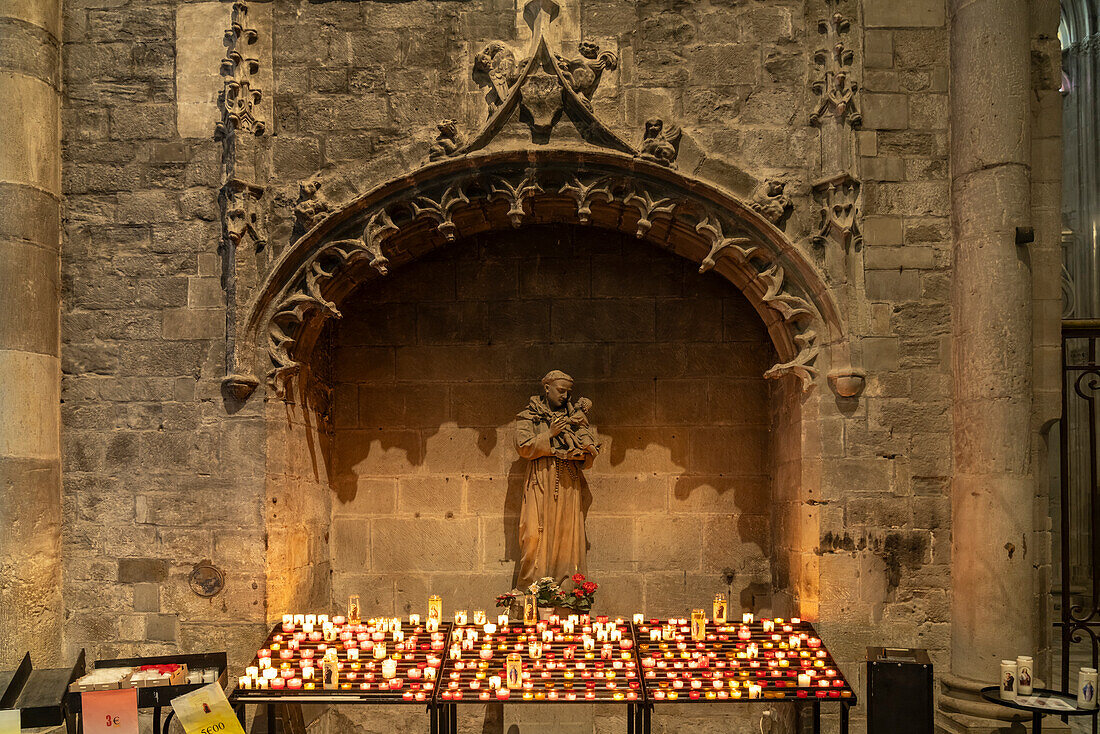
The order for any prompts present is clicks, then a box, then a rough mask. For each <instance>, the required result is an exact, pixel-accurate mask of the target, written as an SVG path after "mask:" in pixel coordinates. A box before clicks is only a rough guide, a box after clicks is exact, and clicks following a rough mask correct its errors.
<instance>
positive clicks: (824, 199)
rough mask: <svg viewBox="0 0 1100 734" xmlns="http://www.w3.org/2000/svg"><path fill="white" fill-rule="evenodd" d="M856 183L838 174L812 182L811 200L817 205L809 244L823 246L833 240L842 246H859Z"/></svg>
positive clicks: (845, 174) (857, 190) (857, 184)
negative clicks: (811, 241) (811, 239)
mask: <svg viewBox="0 0 1100 734" xmlns="http://www.w3.org/2000/svg"><path fill="white" fill-rule="evenodd" d="M859 192H860V184H859V181H857V180H856V179H854V178H852V177H851V176H849V175H848V174H847V173H841V174H838V175H836V176H830V177H829V178H826V179H822V180H820V181H817V182H815V183H814V187H813V198H814V203H815V205H816V206H817V227H816V230H815V232H814V235H813V243H814V244H815V245H817V246H818V247H824V246H825V244H826V243H827V242H828V241H829V240H830V239H833V240H836V241H837V242H838V243H840V245H841V246H842V247H844V248H845V249H847V248H848V247H850V246H854V247H857V248H858V247H859V246H860V245H862V244H863V235H862V234H860V231H859V215H860V198H859Z"/></svg>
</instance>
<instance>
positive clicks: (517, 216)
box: [227, 148, 858, 399]
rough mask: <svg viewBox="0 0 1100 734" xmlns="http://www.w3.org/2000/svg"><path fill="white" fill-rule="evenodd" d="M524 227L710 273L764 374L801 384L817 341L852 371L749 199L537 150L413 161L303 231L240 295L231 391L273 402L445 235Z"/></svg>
mask: <svg viewBox="0 0 1100 734" xmlns="http://www.w3.org/2000/svg"><path fill="white" fill-rule="evenodd" d="M530 223H540V224H544V223H564V224H580V225H584V226H590V227H594V228H597V229H604V230H611V231H618V232H629V233H632V234H634V235H635V236H636V237H637V238H638V240H639V241H646V242H649V243H652V244H654V245H657V246H659V247H663V248H667V249H670V250H672V251H674V252H676V253H677V254H679V255H681V256H683V257H686V258H688V259H690V260H692V261H693V262H696V263H699V270H700V272H705V271H708V270H711V269H713V270H714V271H715V272H717V273H719V274H721V275H723V276H724V277H725V278H727V279H728V280H729V281H730V282H731V283H733V284H734V285H735V286H736V287H737V288H738V289H739V290H741V291H742V292H743V293H744V294H745V296H746V297H747V298H748V300H749V302H750V303H751V304H752V305H753V307H754V308H755V310H756V312H757V313H758V314H759V315H760V317H761V319H762V320H763V321H764V323H765V324H766V326H767V329H768V332H769V334H770V336H771V339H772V341H773V342H774V344H775V348H776V352H777V354H778V355H779V362H778V363H777V364H775V365H774V366H773V367H771V368H770V369H769V370H768V371H767V373H766V376H767V377H769V378H780V377H783V376H784V375H788V374H789V375H793V376H795V377H797V378H798V379H799V380H800V383H801V388H802V390H803V391H806V390H809V389H810V388H811V387H812V386H813V385H814V384H815V383H816V381H817V378H818V376H819V371H820V370H819V366H818V359H819V357H820V356H821V354H822V353H823V350H830V351H835V352H836V353H835V354H833V355H832V357H831V359H830V360H829V361H830V363H831V364H832V365H833V366H834V367H839V368H840V372H842V373H843V372H848V373H853V374H855V373H857V372H858V371H856V370H853V369H852V368H851V360H850V359H849V358H848V355H847V339H846V336H845V328H844V325H843V322H842V320H841V316H840V312H839V309H838V307H837V304H836V302H835V300H834V299H833V297H832V295H831V293H830V292H829V289H828V287H827V285H826V284H825V282H824V280H823V278H822V277H821V276H820V274H819V272H818V270H817V268H816V267H815V266H814V265H813V263H812V262H810V261H809V260H808V259H807V258H806V257H805V256H804V255H803V254H802V252H801V251H800V250H799V249H798V247H796V246H795V245H794V244H793V243H791V242H790V241H789V240H788V239H787V238H786V236H785V235H784V234H783V233H782V232H781V231H780V230H779V229H778V228H777V227H776V226H774V225H773V224H772V223H771V222H769V221H768V220H767V219H766V218H765V217H764V216H762V215H761V214H760V213H758V212H757V211H755V210H754V209H753V207H752V206H751V205H750V204H747V203H746V202H744V201H742V200H740V199H738V198H737V197H735V196H733V195H731V194H729V193H727V192H725V191H722V190H721V189H719V188H717V187H715V186H714V185H712V184H709V183H706V182H703V181H701V180H698V179H695V178H690V177H687V176H684V175H682V174H680V173H678V172H677V171H675V170H673V169H671V168H668V167H664V166H661V165H657V164H655V163H650V162H647V161H644V160H640V159H638V158H634V157H630V156H627V155H623V154H620V153H615V152H609V151H591V150H584V151H580V150H574V149H550V148H542V149H538V150H534V151H530V150H527V151H517V150H512V151H498V152H489V153H481V154H472V155H468V156H464V157H462V158H458V159H451V160H446V161H443V162H439V163H434V164H429V165H426V166H424V167H422V168H420V169H418V170H416V171H413V172H411V173H409V174H407V175H405V176H401V177H398V178H396V179H393V180H390V181H388V182H386V183H383V184H381V185H379V186H377V187H375V188H374V189H372V190H370V191H369V192H367V193H365V194H363V195H362V196H360V197H358V198H357V199H355V200H353V201H352V202H350V203H348V204H347V205H346V206H344V207H343V208H341V209H340V210H338V211H336V212H333V213H332V214H330V215H329V216H327V217H326V218H325V219H323V220H322V221H320V222H319V223H318V224H316V225H315V226H314V227H312V228H311V229H310V230H309V231H308V232H306V233H305V234H304V235H303V236H302V237H301V238H299V239H298V240H297V241H296V242H295V243H294V244H293V245H292V246H290V247H289V248H288V249H287V250H286V251H284V252H283V253H282V255H281V256H280V257H279V259H278V260H277V261H276V263H275V265H274V267H273V268H272V269H271V271H270V273H269V275H268V276H267V278H266V280H265V282H264V283H263V285H262V287H261V288H260V289H259V290H258V292H257V296H256V297H255V299H254V300H253V302H252V303H251V305H250V307H249V309H248V313H247V317H246V320H245V322H244V329H243V334H242V337H243V338H241V339H239V340H238V341H237V346H236V347H235V350H236V352H235V354H234V355H233V356H234V360H233V363H234V364H235V365H236V366H237V369H236V371H235V373H234V374H231V375H230V376H229V377H228V378H227V382H228V385H229V387H230V389H231V390H232V391H233V392H234V393H235V394H237V395H238V397H247V395H248V394H250V393H251V390H252V388H254V387H255V386H256V385H257V384H258V381H259V380H258V377H259V376H264V377H266V378H267V382H268V385H269V387H271V388H272V391H273V395H274V396H276V397H278V398H282V399H286V397H287V396H288V395H289V394H290V391H288V389H287V387H288V384H289V382H290V381H291V380H292V379H293V377H294V376H295V375H297V374H299V372H300V370H301V367H302V365H303V364H304V363H305V361H306V357H307V356H308V354H309V353H310V350H311V349H312V345H313V342H314V340H315V339H316V337H317V335H318V333H319V332H320V328H321V326H322V325H323V324H324V322H325V321H326V320H327V319H329V318H332V317H336V318H339V317H340V309H339V304H340V302H341V300H342V299H343V297H344V296H345V295H347V294H348V293H349V292H350V291H351V290H352V289H353V288H355V287H356V286H358V285H359V284H361V283H363V282H364V281H366V280H369V279H372V278H379V277H384V276H386V275H388V274H389V273H390V272H391V270H392V269H395V268H399V267H400V266H401V265H403V264H405V263H408V262H411V261H412V260H414V259H416V258H417V257H419V256H421V255H423V254H424V253H426V252H428V251H431V250H433V249H435V248H437V247H440V246H442V245H444V244H447V243H449V242H454V241H456V240H459V239H460V238H463V237H466V236H469V235H473V234H477V233H481V232H486V231H490V230H495V229H506V228H510V227H522V226H523V225H524V224H530ZM253 348H256V349H258V351H257V352H250V350H251V349H253ZM837 350H839V351H837ZM250 365H252V367H251V368H249V366H250ZM834 372H835V371H834ZM834 377H835V375H834ZM840 391H841V392H843V388H841V389H840Z"/></svg>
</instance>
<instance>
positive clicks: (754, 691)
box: [749, 683, 761, 698]
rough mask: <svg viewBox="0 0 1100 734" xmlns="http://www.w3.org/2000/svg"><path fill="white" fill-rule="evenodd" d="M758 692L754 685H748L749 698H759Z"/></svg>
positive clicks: (758, 687)
mask: <svg viewBox="0 0 1100 734" xmlns="http://www.w3.org/2000/svg"><path fill="white" fill-rule="evenodd" d="M760 690H761V689H760V686H759V685H757V684H756V683H749V698H760Z"/></svg>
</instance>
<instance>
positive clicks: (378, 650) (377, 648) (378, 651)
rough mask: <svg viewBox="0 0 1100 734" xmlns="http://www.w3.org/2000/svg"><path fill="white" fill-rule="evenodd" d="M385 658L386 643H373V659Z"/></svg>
mask: <svg viewBox="0 0 1100 734" xmlns="http://www.w3.org/2000/svg"><path fill="white" fill-rule="evenodd" d="M384 657H386V643H384V642H376V643H374V659H375V660H381V659H382V658H384Z"/></svg>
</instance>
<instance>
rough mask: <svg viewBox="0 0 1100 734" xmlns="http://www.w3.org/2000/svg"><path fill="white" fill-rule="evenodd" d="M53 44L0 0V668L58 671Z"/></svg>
mask: <svg viewBox="0 0 1100 734" xmlns="http://www.w3.org/2000/svg"><path fill="white" fill-rule="evenodd" d="M60 39H61V2H60V0H7V1H6V2H3V3H0V100H2V104H0V137H2V139H3V143H0V416H2V420H0V669H5V668H11V667H14V665H15V664H16V663H17V662H18V661H19V658H20V657H22V655H23V652H24V651H28V650H29V651H30V653H31V659H32V660H33V662H34V664H35V666H36V667H49V666H50V665H60V664H61V662H60V661H59V660H58V658H59V652H60V648H61V644H60V643H61V619H62V610H61V447H60V393H61V360H60V320H61V319H60V308H61V298H60V270H61V261H60V243H61V235H60V216H61V205H60V201H61V199H60V197H61V120H60V108H61V94H60V84H61V74H60V71H61V41H60Z"/></svg>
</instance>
